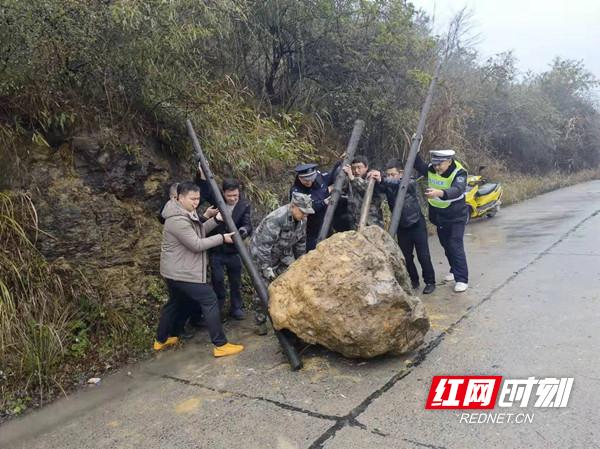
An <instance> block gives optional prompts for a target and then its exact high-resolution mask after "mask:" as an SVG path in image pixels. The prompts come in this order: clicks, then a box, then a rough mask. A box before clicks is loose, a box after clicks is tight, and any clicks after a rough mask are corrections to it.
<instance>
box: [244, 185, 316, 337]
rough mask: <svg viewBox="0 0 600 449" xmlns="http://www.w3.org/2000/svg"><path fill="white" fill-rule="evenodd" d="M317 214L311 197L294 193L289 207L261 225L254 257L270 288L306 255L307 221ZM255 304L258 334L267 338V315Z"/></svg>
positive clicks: (252, 246) (253, 244)
mask: <svg viewBox="0 0 600 449" xmlns="http://www.w3.org/2000/svg"><path fill="white" fill-rule="evenodd" d="M314 213H315V210H314V209H313V207H312V200H311V198H310V196H309V195H305V194H303V193H299V192H293V193H292V199H291V201H290V203H289V204H286V205H285V206H281V207H280V208H278V209H275V210H274V211H273V212H271V213H270V214H269V215H267V216H266V217H265V218H263V220H262V221H261V222H260V224H259V225H258V227H257V228H256V231H255V233H254V235H253V236H252V239H251V241H250V255H251V256H252V259H254V263H255V264H256V267H257V269H258V272H259V273H260V275H261V277H262V279H263V281H264V282H265V284H266V285H269V284H270V283H271V282H272V281H273V279H275V278H276V277H277V276H279V275H280V274H281V273H283V272H284V271H285V270H287V268H288V267H289V266H290V265H291V264H292V263H293V262H294V261H295V260H296V259H298V258H299V257H300V256H302V255H304V254H305V253H306V221H307V216H309V215H311V214H314ZM254 301H255V306H256V315H255V319H256V324H257V326H258V334H259V335H266V334H267V326H266V319H267V315H266V311H265V310H264V308H263V304H262V302H261V301H259V298H258V297H256V296H255V297H254Z"/></svg>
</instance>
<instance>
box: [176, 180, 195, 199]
mask: <svg viewBox="0 0 600 449" xmlns="http://www.w3.org/2000/svg"><path fill="white" fill-rule="evenodd" d="M189 192H200V187H198V184H196V183H195V182H192V181H184V182H181V183H179V185H178V186H177V196H179V195H187V194H188V193H189Z"/></svg>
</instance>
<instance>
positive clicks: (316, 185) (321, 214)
mask: <svg viewBox="0 0 600 449" xmlns="http://www.w3.org/2000/svg"><path fill="white" fill-rule="evenodd" d="M295 172H296V178H295V179H294V185H293V186H292V188H291V189H290V200H291V199H292V195H293V193H294V192H299V193H303V194H305V195H310V197H311V199H312V207H313V209H314V211H315V213H314V214H312V215H309V216H308V218H307V223H306V251H311V250H313V249H315V247H316V246H317V239H318V236H319V231H320V230H321V225H322V224H323V219H324V218H325V212H326V211H327V204H328V203H329V186H330V185H331V184H332V181H333V180H332V179H331V178H332V177H331V176H330V174H329V173H328V172H325V173H321V172H320V171H318V170H317V164H312V163H310V164H298V165H297V166H296V168H295Z"/></svg>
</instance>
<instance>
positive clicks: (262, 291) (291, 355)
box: [186, 119, 302, 371]
mask: <svg viewBox="0 0 600 449" xmlns="http://www.w3.org/2000/svg"><path fill="white" fill-rule="evenodd" d="M186 125H187V130H188V134H189V135H190V137H191V139H192V144H193V145H194V150H195V152H196V156H197V157H198V160H199V161H200V165H201V166H202V171H203V172H204V175H205V176H206V180H207V181H208V183H209V185H210V189H211V191H212V193H213V195H214V197H215V200H216V202H217V206H218V208H219V211H220V212H221V215H222V216H223V219H224V220H225V223H226V224H227V227H228V228H229V231H230V232H235V234H234V235H233V241H234V243H235V246H236V248H237V250H238V251H239V253H240V257H241V258H242V262H244V265H245V267H246V269H247V270H248V273H250V277H251V278H252V283H253V284H254V288H256V292H257V293H258V296H259V298H260V300H261V301H262V303H263V305H264V307H265V311H266V313H267V316H268V317H269V320H270V321H271V324H273V321H272V320H271V316H270V315H269V291H268V290H267V286H266V285H265V283H264V282H263V280H262V278H261V277H260V275H259V274H258V270H257V269H256V267H255V265H254V262H252V258H251V257H250V254H249V253H248V249H247V248H246V245H244V242H243V240H242V237H241V236H240V233H239V231H238V229H237V226H236V225H235V223H234V221H233V219H232V218H231V214H230V213H229V212H228V210H227V208H226V207H225V200H224V199H223V195H221V191H220V190H219V187H218V186H217V183H216V182H215V178H214V176H213V173H212V171H211V169H210V167H209V166H208V160H207V159H206V157H205V156H204V152H203V151H202V147H200V142H199V141H198V137H197V136H196V133H195V131H194V127H193V126H192V122H191V121H190V120H189V119H188V120H186ZM275 336H276V337H277V340H279V344H280V345H281V349H282V350H283V352H284V354H285V356H286V357H287V359H288V362H289V363H290V366H291V368H292V370H293V371H296V370H299V369H300V368H302V360H301V359H300V356H299V355H298V351H296V348H295V347H294V346H293V345H292V344H291V343H290V342H289V340H288V339H287V338H286V336H285V335H284V334H283V333H281V332H280V331H277V330H276V331H275Z"/></svg>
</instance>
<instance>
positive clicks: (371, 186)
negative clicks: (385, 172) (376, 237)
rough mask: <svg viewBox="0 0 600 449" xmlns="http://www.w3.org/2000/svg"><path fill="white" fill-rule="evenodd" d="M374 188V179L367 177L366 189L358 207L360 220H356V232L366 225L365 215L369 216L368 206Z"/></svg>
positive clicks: (369, 205)
mask: <svg viewBox="0 0 600 449" xmlns="http://www.w3.org/2000/svg"><path fill="white" fill-rule="evenodd" d="M374 190H375V179H373V178H372V177H371V178H369V184H368V185H367V191H366V192H365V196H364V198H363V202H362V205H361V207H360V220H359V221H358V232H362V230H363V229H365V226H366V225H367V217H368V216H369V208H370V207H371V201H372V200H373V191H374Z"/></svg>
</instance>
